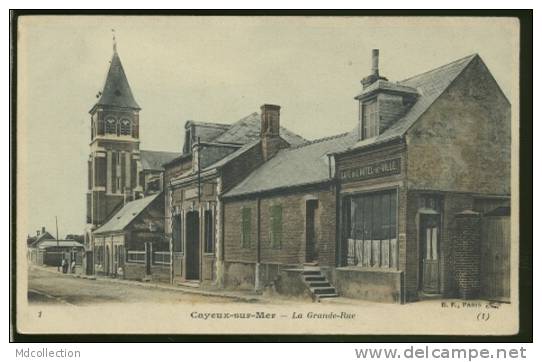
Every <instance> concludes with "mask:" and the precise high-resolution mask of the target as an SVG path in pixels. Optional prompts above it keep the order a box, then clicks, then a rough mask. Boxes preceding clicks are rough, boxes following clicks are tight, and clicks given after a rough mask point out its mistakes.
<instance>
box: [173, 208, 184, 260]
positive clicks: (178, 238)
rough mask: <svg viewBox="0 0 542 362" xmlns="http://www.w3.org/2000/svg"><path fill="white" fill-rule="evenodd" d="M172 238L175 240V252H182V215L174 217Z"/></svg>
mask: <svg viewBox="0 0 542 362" xmlns="http://www.w3.org/2000/svg"><path fill="white" fill-rule="evenodd" d="M171 229H172V230H171V234H172V235H171V238H172V240H173V251H175V252H182V251H183V243H182V235H183V234H182V215H173V222H172V225H171Z"/></svg>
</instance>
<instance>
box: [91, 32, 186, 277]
mask: <svg viewBox="0 0 542 362" xmlns="http://www.w3.org/2000/svg"><path fill="white" fill-rule="evenodd" d="M97 97H98V101H97V102H96V104H95V105H94V106H93V107H92V108H91V110H90V111H89V113H90V116H91V132H90V154H89V160H88V191H87V229H86V232H85V248H86V257H85V268H86V270H87V272H88V273H94V272H97V270H96V268H97V269H98V270H101V271H100V272H104V273H106V274H108V273H111V274H112V275H116V269H113V268H112V267H110V266H109V267H104V264H103V263H101V262H100V263H96V261H97V260H95V259H94V256H95V251H98V249H96V250H95V245H96V244H95V242H94V240H93V233H94V231H95V230H96V229H98V228H100V227H102V226H103V225H104V224H106V223H107V222H108V221H110V220H112V219H114V218H116V217H117V216H118V215H117V213H118V212H120V211H121V209H122V208H123V207H124V206H125V205H127V203H129V202H130V201H133V200H137V199H140V198H142V197H144V196H146V195H150V194H153V193H160V192H162V185H163V181H162V178H163V172H164V170H163V167H162V164H163V163H165V162H168V161H170V160H171V159H173V158H175V157H177V156H178V155H179V153H172V152H162V151H145V150H140V148H139V143H140V133H139V122H140V119H139V111H140V110H141V108H140V107H139V105H138V103H137V102H136V101H135V98H134V96H133V94H132V90H131V88H130V85H129V83H128V79H127V77H126V74H125V72H124V69H123V67H122V63H121V61H120V57H119V55H118V52H117V49H116V43H115V44H114V45H113V57H112V59H111V61H110V66H109V71H108V73H107V77H106V80H105V85H104V88H103V90H102V91H101V92H99V93H98V95H97ZM161 207H162V214H163V204H162V206H161ZM142 242H143V241H142ZM100 245H102V244H100V243H99V244H98V246H100ZM131 245H133V244H131ZM140 246H141V245H139V246H137V249H138V250H139V249H140ZM125 248H126V246H125V245H123V246H122V247H121V248H106V250H105V251H103V250H102V251H100V252H101V253H104V252H108V253H109V254H108V255H107V257H105V256H104V257H103V260H118V259H119V257H120V256H121V255H125V250H124V249H125ZM121 253H122V254H121Z"/></svg>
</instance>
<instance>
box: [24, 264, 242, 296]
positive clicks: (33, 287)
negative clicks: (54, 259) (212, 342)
mask: <svg viewBox="0 0 542 362" xmlns="http://www.w3.org/2000/svg"><path fill="white" fill-rule="evenodd" d="M231 301H232V299H231V298H226V297H215V296H203V295H198V294H190V293H183V292H182V291H176V290H164V289H159V288H150V287H145V286H140V285H137V284H133V285H131V284H129V283H117V282H114V281H108V280H101V279H97V280H89V279H81V278H74V277H72V276H71V275H66V274H60V273H56V272H54V271H48V270H43V269H41V268H36V267H31V268H30V269H29V277H28V302H29V303H31V304H67V305H94V304H97V303H130V302H142V303H144V302H152V303H202V302H205V303H224V302H231ZM238 302H239V301H238Z"/></svg>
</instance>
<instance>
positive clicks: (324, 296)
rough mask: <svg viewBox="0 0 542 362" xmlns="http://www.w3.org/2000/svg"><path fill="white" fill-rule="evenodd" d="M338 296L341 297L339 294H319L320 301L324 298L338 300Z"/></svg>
mask: <svg viewBox="0 0 542 362" xmlns="http://www.w3.org/2000/svg"><path fill="white" fill-rule="evenodd" d="M338 296H339V294H337V293H329V294H318V298H319V299H323V298H337V297H338Z"/></svg>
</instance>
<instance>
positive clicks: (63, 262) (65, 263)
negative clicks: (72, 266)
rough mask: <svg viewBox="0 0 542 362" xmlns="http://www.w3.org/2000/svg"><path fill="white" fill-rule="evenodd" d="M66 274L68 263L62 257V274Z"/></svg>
mask: <svg viewBox="0 0 542 362" xmlns="http://www.w3.org/2000/svg"><path fill="white" fill-rule="evenodd" d="M67 272H68V261H67V260H66V258H64V257H62V273H64V274H66V273H67Z"/></svg>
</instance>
